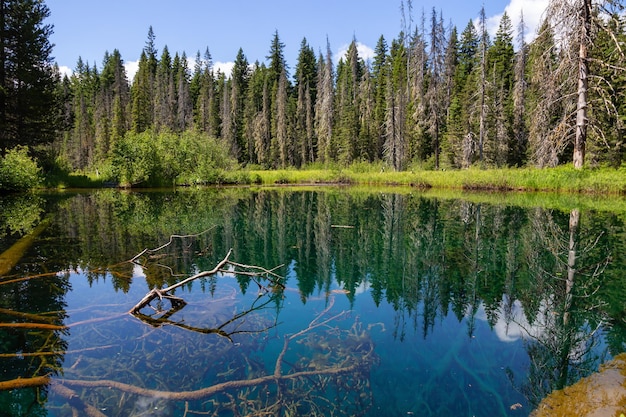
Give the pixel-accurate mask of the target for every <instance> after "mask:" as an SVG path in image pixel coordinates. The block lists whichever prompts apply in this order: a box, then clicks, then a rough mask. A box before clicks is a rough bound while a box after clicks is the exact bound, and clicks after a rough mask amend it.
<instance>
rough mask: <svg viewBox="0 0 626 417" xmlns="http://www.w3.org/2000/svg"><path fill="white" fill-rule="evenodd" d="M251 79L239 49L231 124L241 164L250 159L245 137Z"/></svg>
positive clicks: (233, 80) (233, 79)
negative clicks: (246, 97)
mask: <svg viewBox="0 0 626 417" xmlns="http://www.w3.org/2000/svg"><path fill="white" fill-rule="evenodd" d="M249 77H250V69H249V64H248V60H247V59H246V56H245V55H244V53H243V49H241V48H239V51H238V52H237V57H236V58H235V64H234V65H233V70H232V73H231V80H232V85H231V103H230V106H231V112H232V116H231V123H232V129H233V135H234V140H235V144H236V149H237V154H236V156H237V158H238V159H239V161H240V162H243V161H247V160H249V159H250V156H249V155H248V147H247V144H246V138H245V137H244V123H243V115H244V98H245V96H246V91H247V89H248V80H249Z"/></svg>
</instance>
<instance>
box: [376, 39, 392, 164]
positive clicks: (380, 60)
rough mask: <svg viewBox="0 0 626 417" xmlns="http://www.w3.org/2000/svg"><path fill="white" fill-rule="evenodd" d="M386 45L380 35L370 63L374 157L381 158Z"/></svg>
mask: <svg viewBox="0 0 626 417" xmlns="http://www.w3.org/2000/svg"><path fill="white" fill-rule="evenodd" d="M387 54H388V47H387V42H386V41H385V38H384V37H383V36H381V37H380V38H379V39H378V42H377V43H376V48H375V49H374V60H373V63H372V88H373V89H374V114H373V117H374V122H373V124H374V132H373V136H374V140H375V143H374V150H375V154H374V158H375V159H382V157H383V154H382V149H383V144H384V143H385V130H384V126H385V113H386V91H387V77H388V75H389V63H388V56H387Z"/></svg>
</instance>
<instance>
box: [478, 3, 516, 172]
mask: <svg viewBox="0 0 626 417" xmlns="http://www.w3.org/2000/svg"><path fill="white" fill-rule="evenodd" d="M514 57H515V53H514V50H513V27H512V25H511V19H510V18H509V16H508V14H507V13H506V12H505V13H504V14H503V15H502V18H501V20H500V25H499V27H498V31H497V33H496V36H495V39H494V42H493V44H492V45H491V46H490V47H489V50H488V57H487V67H488V72H489V77H490V82H489V83H488V88H489V92H490V93H489V94H488V97H487V100H488V103H487V106H486V111H487V115H488V119H489V120H490V123H489V125H490V126H489V127H490V129H489V131H490V133H489V134H488V135H487V139H488V140H487V142H486V143H485V152H486V156H485V160H486V162H488V163H491V164H495V165H496V166H503V165H506V163H507V160H508V156H509V145H510V144H511V142H512V137H513V135H512V130H513V95H512V90H513V80H514V75H513V63H514Z"/></svg>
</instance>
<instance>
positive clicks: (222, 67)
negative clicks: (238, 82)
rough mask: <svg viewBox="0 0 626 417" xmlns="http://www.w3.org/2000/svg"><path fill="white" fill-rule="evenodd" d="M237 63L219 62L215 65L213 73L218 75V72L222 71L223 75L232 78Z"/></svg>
mask: <svg viewBox="0 0 626 417" xmlns="http://www.w3.org/2000/svg"><path fill="white" fill-rule="evenodd" d="M234 66H235V63H234V62H233V61H230V62H220V61H217V62H215V63H214V64H213V71H214V72H215V74H217V71H220V72H221V73H222V74H224V75H226V77H230V74H231V73H232V72H233V67H234Z"/></svg>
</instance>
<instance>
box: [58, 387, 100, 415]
mask: <svg viewBox="0 0 626 417" xmlns="http://www.w3.org/2000/svg"><path fill="white" fill-rule="evenodd" d="M50 389H51V390H52V391H53V392H54V393H55V394H57V395H58V396H60V397H63V398H65V399H66V400H67V403H68V404H69V405H70V407H72V410H74V414H75V415H79V416H87V417H106V415H105V414H103V413H101V412H100V410H98V409H97V408H96V407H94V406H92V405H89V404H85V403H84V402H83V400H81V399H80V397H79V396H78V394H76V392H74V391H73V390H71V389H70V388H68V387H66V386H64V385H61V384H54V383H53V384H50Z"/></svg>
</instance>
